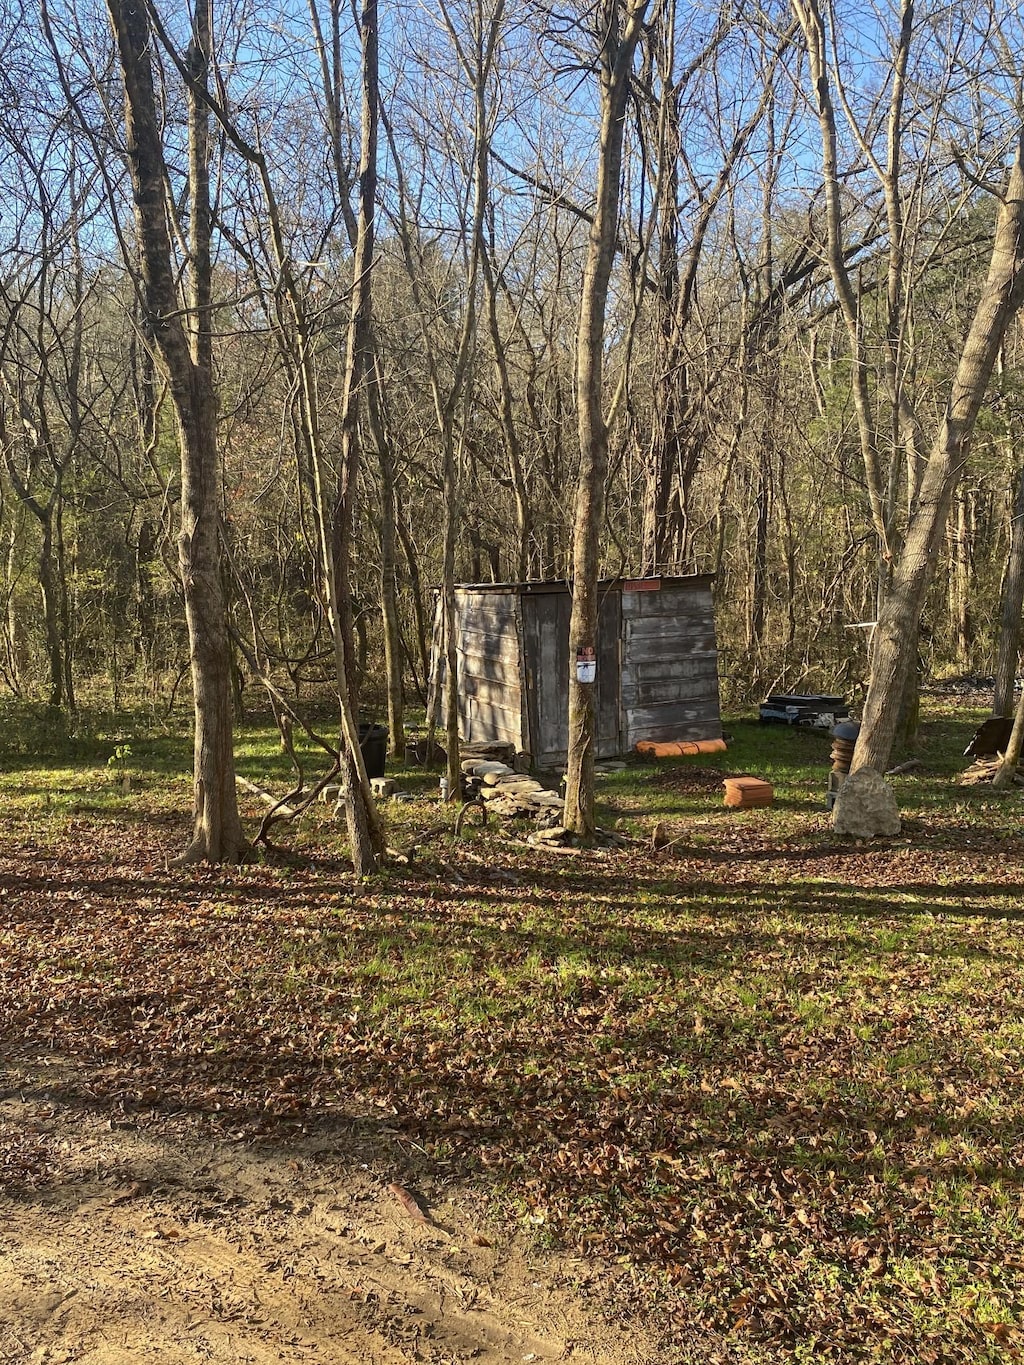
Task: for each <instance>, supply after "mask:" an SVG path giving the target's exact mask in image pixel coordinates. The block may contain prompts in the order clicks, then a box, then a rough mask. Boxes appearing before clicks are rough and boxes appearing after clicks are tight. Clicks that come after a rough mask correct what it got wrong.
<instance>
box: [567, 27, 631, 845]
mask: <svg viewBox="0 0 1024 1365" xmlns="http://www.w3.org/2000/svg"><path fill="white" fill-rule="evenodd" d="M646 9H647V0H603V3H602V4H601V5H600V8H599V10H598V13H599V15H600V25H601V27H600V33H599V40H600V59H599V60H600V89H601V149H600V157H599V159H598V167H597V203H596V206H595V210H594V220H593V223H592V224H591V229H590V245H589V248H588V251H587V262H586V266H585V268H584V274H583V298H582V302H581V305H580V320H579V331H578V333H577V343H576V400H577V404H578V407H579V412H578V422H579V439H580V472H579V483H578V484H577V489H576V512H575V519H574V527H573V548H572V570H573V582H572V613H571V616H570V619H569V753H568V770H567V773H566V784H565V825H566V828H567V829H569V830H571V831H572V832H573V833H574V834H575V835H576V836H577V837H578V838H579V839H580V840H581V841H582V842H583V843H592V842H593V838H594V829H595V820H594V758H595V749H596V746H597V697H596V691H597V684H596V681H595V678H594V670H593V669H592V668H590V667H589V664H590V662H591V661H595V660H596V658H597V627H598V614H599V611H600V601H599V593H598V573H599V566H600V543H601V530H602V527H603V524H604V509H605V480H606V477H607V473H608V426H607V423H606V421H605V416H604V401H603V385H602V379H603V364H602V357H603V351H604V332H605V312H606V309H607V304H608V284H609V281H610V279H611V271H612V261H613V258H614V255H615V236H616V231H617V228H618V219H619V178H620V172H621V169H622V139H623V131H624V120H625V111H626V101H627V98H628V96H629V89H630V83H631V77H632V68H633V55H634V53H635V51H636V45H637V42H638V41H639V39H640V32H641V28H642V24H643V17H644V13H645V11H646ZM595 667H596V664H595Z"/></svg>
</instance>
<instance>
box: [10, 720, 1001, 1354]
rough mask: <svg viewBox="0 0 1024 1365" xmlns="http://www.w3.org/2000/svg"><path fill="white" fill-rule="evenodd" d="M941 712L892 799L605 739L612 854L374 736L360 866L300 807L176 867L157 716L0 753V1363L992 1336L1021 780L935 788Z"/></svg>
mask: <svg viewBox="0 0 1024 1365" xmlns="http://www.w3.org/2000/svg"><path fill="white" fill-rule="evenodd" d="M974 719H975V715H974V713H973V712H972V711H971V710H970V709H969V708H968V707H966V706H964V705H963V704H962V703H961V704H957V705H955V706H950V705H944V706H941V707H940V706H938V705H933V707H932V709H931V710H930V712H929V713H928V714H927V716H926V723H925V727H924V735H923V744H922V747H921V750H920V758H921V761H922V767H921V768H920V769H919V770H918V771H917V772H915V773H913V774H907V775H904V776H901V777H899V778H895V779H893V781H894V786H895V788H896V791H897V797H898V800H899V802H900V806H901V809H902V811H903V813H904V816H905V825H904V830H903V833H902V834H901V835H900V836H899V837H898V838H896V839H892V840H884V841H876V842H874V843H872V844H870V845H857V844H851V843H849V842H844V841H841V840H838V839H837V838H836V837H835V836H834V835H833V833H832V831H831V828H830V825H829V822H828V818H827V816H826V815H825V813H824V811H823V809H822V798H823V792H824V787H825V776H826V773H827V766H828V764H827V755H828V747H829V743H828V740H827V738H826V737H824V736H820V735H815V734H810V733H807V732H794V731H789V730H786V729H776V728H773V729H771V730H767V729H765V728H764V727H759V726H757V725H756V724H754V723H751V722H738V723H736V724H734V725H733V726H731V727H730V728H731V729H732V731H733V734H734V741H733V744H732V745H731V747H730V751H729V753H727V754H724V755H713V756H709V757H708V758H707V759H699V760H682V761H680V762H677V763H665V764H658V765H656V766H639V765H638V766H631V767H629V768H627V769H626V770H625V771H624V772H622V773H615V774H612V775H610V776H609V777H607V778H606V779H604V781H603V784H602V789H601V820H602V823H605V824H613V823H616V824H617V825H618V827H619V828H620V829H621V830H622V831H623V833H624V834H625V835H626V836H627V837H630V838H632V839H633V840H635V842H634V843H632V844H631V845H630V846H629V847H627V848H625V849H621V850H604V851H596V852H593V853H576V854H571V855H554V854H550V853H546V852H544V851H543V850H541V849H537V848H533V847H530V846H527V845H525V844H523V843H521V842H515V840H514V839H513V838H511V837H510V834H511V830H510V828H504V829H500V830H499V829H497V828H495V827H494V826H493V825H492V826H489V827H487V828H485V829H482V830H477V829H473V830H471V831H468V832H467V835H466V837H464V838H463V839H462V840H461V841H459V842H455V841H454V840H453V839H452V838H451V835H450V833H449V832H448V831H447V830H446V829H445V828H444V822H445V820H447V819H448V818H449V816H450V817H451V818H454V813H452V812H448V811H443V810H441V809H440V808H439V807H438V806H437V804H436V801H435V800H434V799H433V798H432V795H431V794H430V787H431V786H432V785H436V776H435V777H434V778H430V777H429V775H425V774H420V775H416V774H401V775H400V777H401V780H402V785H403V786H406V787H408V788H409V789H410V790H411V791H412V792H413V795H414V796H417V797H418V799H416V800H412V801H409V802H406V803H394V804H393V807H389V811H390V819H391V824H392V838H393V841H394V842H396V843H399V844H402V843H406V844H408V843H410V842H413V841H416V840H417V839H418V838H420V831H422V829H424V828H427V827H430V828H431V829H433V830H434V835H433V837H432V839H431V840H430V841H428V842H426V843H423V844H422V847H421V851H420V854H419V856H418V859H417V861H416V862H414V863H413V865H412V866H411V867H396V868H392V869H389V870H388V871H387V872H386V873H384V874H383V875H381V876H380V877H378V878H373V879H369V880H365V881H362V882H357V881H355V880H354V879H353V878H352V877H351V875H350V873H348V871H347V870H346V867H345V864H344V861H343V859H342V858H341V857H340V856H339V851H343V850H339V845H338V833H337V826H336V825H334V824H333V823H332V822H331V820H330V817H329V814H328V813H327V811H326V808H321V809H320V810H318V812H317V813H316V814H315V815H314V816H313V817H312V818H311V819H309V820H308V821H307V822H306V823H305V825H304V826H303V827H302V829H301V830H300V831H299V832H298V833H295V832H293V833H292V834H291V836H290V837H291V838H292V840H293V843H292V847H291V848H290V849H289V850H288V851H287V852H284V851H281V852H278V853H276V854H274V855H272V856H264V857H263V858H261V859H260V860H259V861H257V862H253V863H251V864H249V865H246V866H243V867H240V868H230V869H212V868H189V869H179V868H175V867H173V866H172V865H171V859H172V858H173V855H174V853H175V852H176V851H177V850H178V849H179V848H180V846H181V845H182V842H183V838H184V822H183V815H182V812H183V807H184V806H185V805H186V804H187V796H188V782H187V777H186V776H185V775H184V773H183V764H184V762H185V752H186V747H187V746H186V745H185V744H184V743H183V742H182V741H181V740H180V739H179V738H177V737H167V736H165V737H163V738H160V737H147V736H145V735H143V734H142V733H141V730H138V729H137V730H136V732H135V733H133V734H131V735H130V736H126V735H125V734H123V733H116V734H115V733H113V732H111V733H110V734H109V735H108V737H107V738H106V739H104V740H96V741H90V742H89V743H83V744H81V745H79V747H78V748H77V749H76V750H75V751H74V752H73V753H72V754H71V755H70V757H69V755H68V753H67V752H66V751H64V752H62V753H60V754H56V753H55V754H54V756H53V757H52V758H51V759H49V760H46V761H41V760H40V759H39V758H38V757H36V756H30V755H29V754H27V753H20V754H19V753H17V752H15V751H14V750H13V748H12V749H11V750H10V751H9V752H8V753H7V754H6V755H5V756H4V757H3V764H2V767H3V771H2V773H0V801H2V803H3V809H4V812H5V820H4V825H3V828H2V830H0V1066H2V1071H0V1361H4V1362H12V1365H21V1363H22V1362H29V1361H54V1362H56V1361H89V1362H94V1363H95V1365H104V1363H105V1362H114V1363H115V1365H117V1363H119V1362H125V1363H126V1365H127V1362H129V1361H132V1362H134V1361H137V1360H141V1359H146V1360H152V1361H154V1362H168V1363H170V1362H174V1365H177V1363H178V1362H182V1365H184V1362H193V1361H214V1362H224V1363H225V1365H227V1362H235V1361H245V1360H252V1361H259V1362H263V1361H286V1362H298V1361H318V1360H321V1361H324V1362H337V1365H349V1362H356V1361H358V1362H366V1363H367V1365H372V1363H373V1362H380V1365H399V1362H401V1363H402V1365H404V1363H405V1362H411V1361H428V1362H435V1365H442V1363H443V1362H463V1361H471V1360H472V1361H478V1362H482V1363H484V1365H487V1363H488V1362H490V1363H491V1365H498V1363H499V1362H500V1363H501V1365H505V1362H509V1363H511V1362H519V1361H527V1360H536V1361H546V1360H569V1361H576V1360H579V1361H585V1362H608V1365H613V1363H614V1365H630V1363H632V1365H654V1362H659V1365H660V1362H666V1365H669V1363H670V1362H692V1363H693V1365H697V1362H701V1363H702V1365H703V1363H705V1362H706V1363H707V1365H716V1363H717V1365H733V1363H735V1365H768V1362H780V1363H781V1362H783V1361H823V1362H824V1361H832V1362H847V1361H850V1362H853V1361H871V1360H875V1361H901V1362H902V1361H905V1362H910V1361H913V1362H915V1365H916V1363H917V1362H924V1363H925V1365H928V1363H929V1362H963V1363H964V1365H966V1362H983V1361H992V1362H995V1361H1003V1360H1007V1359H1014V1358H1020V1357H1021V1355H1022V1340H1024V1338H1022V1325H1024V1090H1022V1086H1021V1075H1022V1045H1024V947H1022V944H1021V941H1020V926H1021V918H1022V916H1024V910H1022V905H1024V834H1022V829H1021V817H1022V815H1024V799H1022V796H1021V794H1020V793H1019V792H1014V793H1010V794H1009V795H1007V796H999V795H996V794H995V793H993V792H992V791H991V790H990V789H985V788H961V787H959V786H957V785H956V782H955V778H956V774H957V772H958V771H959V769H960V768H961V767H962V766H963V765H964V762H965V761H964V760H961V759H960V757H959V754H960V752H961V751H962V749H963V747H964V744H965V743H966V739H967V737H968V736H969V734H970V730H971V728H972V725H973V722H974ZM10 733H13V732H11V731H8V734H10ZM129 739H130V749H131V755H130V759H131V765H132V768H133V771H134V773H135V775H136V776H137V778H138V780H139V782H140V783H141V785H140V786H139V787H138V789H136V790H130V791H123V790H122V788H121V786H120V784H119V783H116V782H114V781H112V780H111V773H110V771H109V770H108V764H107V758H108V757H110V756H111V755H112V754H113V750H114V748H115V747H117V748H119V750H120V756H119V757H116V758H115V764H114V766H115V767H122V766H124V764H125V762H126V761H127V760H128V757H129V755H128V753H127V752H126V746H127V745H128V744H129ZM29 742H30V737H29V736H28V735H27V732H26V737H25V741H24V743H25V746H26V747H28V745H29ZM275 764H278V765H279V760H278V759H276V758H275V757H274V756H273V752H272V748H271V745H270V742H269V734H268V732H266V731H259V730H258V728H256V727H254V728H253V729H252V730H251V731H250V732H243V734H242V735H241V736H240V762H239V767H240V770H241V771H242V772H244V773H245V774H246V775H247V776H250V777H252V778H253V779H254V780H256V781H259V782H260V783H261V784H262V785H270V786H274V787H275V789H280V790H282V791H283V790H285V789H286V787H287V785H288V782H287V776H286V774H285V772H284V771H283V770H282V769H280V767H279V766H278V767H275ZM738 772H754V773H756V774H758V775H759V776H764V777H767V778H769V779H770V780H772V781H773V782H774V783H775V787H776V802H775V804H774V805H773V806H771V807H769V808H766V809H763V810H756V811H747V812H731V811H727V810H725V809H724V808H723V807H722V805H721V799H722V788H721V779H722V775H723V774H725V773H738ZM249 814H250V816H251V817H253V818H255V817H256V816H257V811H256V810H255V808H254V809H253V810H251V811H250V812H249ZM656 823H660V824H661V825H662V826H663V830H664V831H665V832H667V835H668V837H669V838H671V839H672V840H674V841H675V842H673V843H672V844H671V846H670V847H668V848H666V849H661V850H659V851H655V850H653V849H652V848H651V846H650V838H649V836H650V832H651V830H652V829H653V827H654V825H655V824H656ZM439 824H440V826H441V827H442V832H441V834H438V833H437V829H438V825H439ZM279 837H281V836H279ZM282 841H283V837H282Z"/></svg>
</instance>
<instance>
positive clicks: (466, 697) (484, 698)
mask: <svg viewBox="0 0 1024 1365" xmlns="http://www.w3.org/2000/svg"><path fill="white" fill-rule="evenodd" d="M456 616H457V629H458V641H459V644H458V656H459V720H460V728H461V732H462V737H463V739H466V740H470V741H473V740H505V741H507V742H508V743H510V744H514V745H515V746H516V748H517V749H522V748H524V747H525V746H524V735H523V707H524V702H525V699H524V697H523V668H522V632H521V628H520V616H521V613H520V609H519V595H518V593H515V592H473V591H472V589H467V590H463V591H461V592H459V593H458V594H457V597H456Z"/></svg>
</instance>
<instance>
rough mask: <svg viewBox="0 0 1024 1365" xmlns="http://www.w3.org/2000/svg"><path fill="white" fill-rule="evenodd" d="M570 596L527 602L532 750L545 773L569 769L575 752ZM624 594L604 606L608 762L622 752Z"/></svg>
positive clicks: (601, 678) (601, 744) (601, 654)
mask: <svg viewBox="0 0 1024 1365" xmlns="http://www.w3.org/2000/svg"><path fill="white" fill-rule="evenodd" d="M571 611H572V599H571V598H570V596H569V594H568V593H567V592H545V593H536V594H531V595H529V596H527V597H524V599H523V640H524V646H525V651H526V667H527V687H528V689H529V703H528V713H529V720H530V744H531V752H532V754H533V759H534V762H535V763H536V764H537V765H538V766H539V767H542V768H553V767H558V766H559V765H561V764H564V763H565V761H566V758H567V757H568V750H569V615H570V612H571ZM620 620H621V603H620V598H619V594H618V592H610V593H608V594H606V595H605V597H604V598H603V599H602V602H601V613H600V618H599V638H598V642H597V724H598V743H597V756H598V757H599V758H608V757H610V756H611V755H612V754H617V753H619V752H620V749H619V625H620Z"/></svg>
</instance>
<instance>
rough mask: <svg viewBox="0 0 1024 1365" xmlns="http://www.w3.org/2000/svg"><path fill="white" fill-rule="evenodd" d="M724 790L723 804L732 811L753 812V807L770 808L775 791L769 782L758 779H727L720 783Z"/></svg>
mask: <svg viewBox="0 0 1024 1365" xmlns="http://www.w3.org/2000/svg"><path fill="white" fill-rule="evenodd" d="M722 786H723V787H724V788H725V804H726V805H727V806H732V807H733V809H734V810H753V809H754V807H755V806H770V805H771V803H772V801H774V799H775V789H774V787H773V786H772V784H771V783H770V782H765V781H763V780H762V779H761V778H760V777H727V778H726V779H725V781H724V782H723V783H722Z"/></svg>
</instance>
